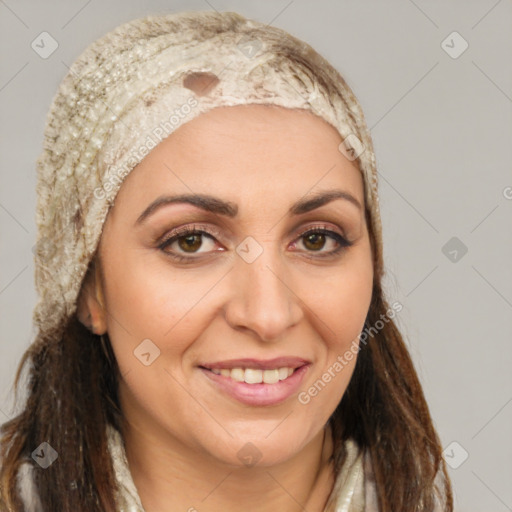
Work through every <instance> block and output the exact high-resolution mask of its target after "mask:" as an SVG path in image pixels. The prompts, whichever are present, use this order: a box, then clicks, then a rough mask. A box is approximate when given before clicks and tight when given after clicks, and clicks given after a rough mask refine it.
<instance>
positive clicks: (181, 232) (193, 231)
mask: <svg viewBox="0 0 512 512" xmlns="http://www.w3.org/2000/svg"><path fill="white" fill-rule="evenodd" d="M311 234H324V235H328V236H329V237H330V238H331V239H333V240H334V241H336V242H337V243H338V247H337V248H336V249H334V250H332V251H330V252H329V253H327V254H323V255H318V256H308V257H310V258H312V259H313V258H329V257H334V256H336V255H338V254H339V253H341V252H342V251H343V250H345V249H346V248H348V247H350V246H351V245H353V242H350V241H348V240H347V239H346V238H344V237H343V236H341V235H340V234H339V233H336V232H335V231H332V230H330V229H328V228H327V226H318V227H314V228H311V229H308V230H306V231H304V232H302V233H301V234H300V235H299V236H298V237H297V240H298V239H301V238H304V237H305V236H307V235H311ZM189 235H206V236H208V237H209V238H212V239H214V238H215V236H219V234H218V233H211V232H210V231H208V230H205V229H202V228H201V226H196V225H193V226H186V227H184V228H179V229H177V230H176V231H173V232H171V233H170V234H169V236H165V237H164V238H163V239H161V240H160V241H159V243H158V249H160V250H161V251H162V252H164V253H165V254H166V255H167V256H170V257H171V258H173V259H174V260H176V261H178V262H182V261H193V260H197V259H199V258H198V257H197V256H181V255H180V254H176V253H175V254H173V253H170V252H168V251H165V248H166V247H168V246H169V245H172V243H174V242H175V241H177V240H179V239H180V238H184V237H186V236H189ZM309 252H315V251H309Z"/></svg>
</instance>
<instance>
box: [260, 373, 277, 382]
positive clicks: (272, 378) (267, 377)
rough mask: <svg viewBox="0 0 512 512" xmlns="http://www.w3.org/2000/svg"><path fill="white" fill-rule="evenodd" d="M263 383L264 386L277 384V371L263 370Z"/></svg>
mask: <svg viewBox="0 0 512 512" xmlns="http://www.w3.org/2000/svg"><path fill="white" fill-rule="evenodd" d="M263 382H264V383H265V384H275V383H276V382H279V370H265V371H264V372H263Z"/></svg>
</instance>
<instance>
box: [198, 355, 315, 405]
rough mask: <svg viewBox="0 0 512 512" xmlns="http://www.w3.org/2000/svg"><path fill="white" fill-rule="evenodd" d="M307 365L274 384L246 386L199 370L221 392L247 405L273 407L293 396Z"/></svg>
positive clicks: (208, 371)
mask: <svg viewBox="0 0 512 512" xmlns="http://www.w3.org/2000/svg"><path fill="white" fill-rule="evenodd" d="M308 368H309V364H306V365H304V366H301V367H300V368H297V369H296V370H295V371H294V372H293V373H292V374H291V375H290V376H289V377H287V378H286V379H284V380H280V381H279V382H276V383H275V384H265V383H264V382H262V383H260V384H247V382H237V381H236V380H233V379H231V378H230V377H225V376H224V375H217V374H216V373H213V372H212V371H210V370H207V369H206V368H200V370H201V371H202V372H203V373H204V374H205V375H206V376H207V377H208V379H210V381H212V382H213V383H214V385H216V386H217V387H218V388H219V389H220V390H221V391H223V392H225V393H227V394H228V395H229V396H231V397H233V398H235V399H236V400H238V401H239V402H242V403H243V404H247V405H256V406H258V405H259V406H262V405H275V404H279V403H281V402H284V401H285V400H286V399H287V398H289V397H290V396H293V395H294V394H295V393H296V392H297V391H298V389H299V387H300V385H301V383H302V381H303V379H304V376H305V374H306V372H307V371H308Z"/></svg>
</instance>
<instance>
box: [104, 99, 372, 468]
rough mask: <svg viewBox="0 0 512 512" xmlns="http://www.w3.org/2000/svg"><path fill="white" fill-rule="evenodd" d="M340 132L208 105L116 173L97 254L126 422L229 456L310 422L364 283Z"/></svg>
mask: <svg viewBox="0 0 512 512" xmlns="http://www.w3.org/2000/svg"><path fill="white" fill-rule="evenodd" d="M340 142H341V138H340V136H339V134H338V133H337V132H336V130H334V128H332V127H331V126H330V125H328V124H327V123H325V122H324V121H323V120H321V119H320V118H317V117H316V116H314V115H313V114H311V113H309V112H307V111H297V110H288V109H284V108H280V107H269V106H262V105H249V106H247V105H246V106H239V107H222V108H217V109H214V110H212V111H210V112H208V113H206V114H202V115H200V116H198V117H197V118H195V119H194V120H192V121H190V122H188V123H186V124H184V125H183V126H181V127H180V128H179V129H178V130H177V131H175V132H174V133H173V134H172V135H171V136H170V137H168V138H167V139H166V140H164V141H163V142H162V143H161V144H160V145H158V146H157V147H156V148H155V149H153V150H152V151H151V152H150V153H149V155H148V156H146V157H145V159H144V160H143V161H142V162H141V163H140V164H139V165H138V166H137V167H136V168H135V169H134V170H133V171H132V172H131V173H130V175H129V176H128V177H127V178H126V179H125V181H124V183H123V185H122V186H121V189H120V191H119V193H118V195H117V198H116V201H115V205H114V206H113V207H112V209H111V210H110V212H109V215H108V217H107V220H106V222H105V226H104V230H103V234H102V237H101V241H100V259H101V268H102V273H103V278H104V280H103V290H102V291H103V296H104V301H105V309H106V311H107V314H106V328H107V331H108V335H109V338H110V340H111V343H112V347H113V350H114V353H115V356H116V359H117V361H118V364H119V368H120V373H121V376H122V377H121V380H120V384H119V390H120V400H121V406H122V409H123V413H124V416H125V417H126V420H127V422H128V424H129V425H130V426H131V427H133V428H135V429H137V430H138V431H140V432H144V433H145V435H147V436H150V437H151V438H152V439H155V440H159V442H166V443H171V444H172V445H174V446H180V447H181V448H180V449H183V450H184V451H185V452H186V451H188V452H190V453H201V454H204V455H207V456H210V457H213V459H214V460H217V461H221V462H225V463H231V464H237V465H241V464H243V463H246V460H247V459H246V456H249V457H251V456H252V457H253V458H254V457H256V458H258V459H260V464H263V465H272V464H276V463H278V462H280V461H284V460H287V459H289V458H291V457H293V455H294V454H297V453H298V452H299V451H300V450H301V449H303V448H305V447H306V445H307V444H308V443H309V442H310V441H312V440H313V438H315V436H317V435H319V433H320V431H321V429H322V427H323V426H324V425H325V424H326V422H327V421H328V419H329V416H330V415H331V414H332V412H333V411H334V409H335V408H336V406H337V404H338V403H339V401H340V399H341V398H342V396H343V393H344V392H345V390H346V388H347V385H348V383H349V380H350V377H351V375H352V373H353V369H354V366H355V362H356V357H353V358H352V359H350V360H348V358H346V357H344V354H345V353H346V351H347V350H350V349H351V347H352V352H353V353H354V352H357V350H354V347H357V341H358V335H359V334H360V333H361V331H362V329H363V327H364V321H365V318H366V315H367V312H368V308H369V305H370V300H371V293H372V281H373V267H372V253H371V246H370V240H369V235H368V230H367V226H366V222H365V215H364V189H363V180H362V176H361V173H360V171H359V170H358V168H357V167H356V165H355V164H354V162H351V161H349V160H348V159H347V158H345V157H344V156H343V154H342V153H341V152H340V151H339V149H338V146H339V144H340ZM340 191H341V192H343V194H342V195H341V197H340V196H338V197H336V198H332V200H330V201H329V200H321V199H319V198H320V197H324V194H327V196H328V195H329V194H331V193H333V192H336V193H338V192H340ZM180 196H181V197H189V198H191V199H190V200H185V199H183V200H181V201H180V200H179V199H177V200H173V199H172V198H176V197H178V198H179V197H180ZM350 197H351V198H352V199H350ZM347 198H348V199H347ZM312 200H313V201H312ZM358 204H359V206H358ZM346 242H348V243H350V245H346ZM342 360H343V363H342V362H341V361H342ZM336 363H337V364H336ZM292 372H293V373H292ZM326 375H327V376H326ZM262 379H263V382H261V381H262ZM315 390H316V391H315ZM248 443H252V444H248Z"/></svg>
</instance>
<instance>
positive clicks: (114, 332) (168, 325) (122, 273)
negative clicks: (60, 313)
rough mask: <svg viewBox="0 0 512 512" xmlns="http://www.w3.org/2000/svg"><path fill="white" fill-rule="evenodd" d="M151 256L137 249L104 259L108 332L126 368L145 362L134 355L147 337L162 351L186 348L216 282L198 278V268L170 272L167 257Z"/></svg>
mask: <svg viewBox="0 0 512 512" xmlns="http://www.w3.org/2000/svg"><path fill="white" fill-rule="evenodd" d="M148 260H149V258H147V257H144V255H143V254H140V255H139V254H138V253H137V252H135V253H132V254H131V255H130V254H127V255H126V257H124V258H122V259H121V255H117V254H115V253H112V254H110V255H109V259H108V260H106V261H105V262H104V273H105V275H106V276H108V279H107V282H106V286H105V300H106V303H107V308H108V333H109V337H110V340H111V342H112V346H113V349H114V352H115V353H116V358H117V360H118V363H119V366H120V368H121V370H123V369H124V370H125V372H126V371H128V370H129V369H131V368H132V367H133V366H134V365H135V366H136V365H137V364H140V363H139V361H137V359H135V358H134V357H133V356H134V351H137V349H138V347H139V345H140V344H141V343H142V342H143V341H144V340H148V339H149V340H151V341H152V343H154V344H155V346H156V347H157V348H158V350H160V351H161V352H162V353H163V352H164V351H165V353H170V355H172V356H176V355H179V354H181V353H183V352H184V351H185V350H186V349H187V348H188V345H189V344H190V343H191V341H190V340H193V339H194V338H195V337H196V333H194V332H191V331H190V329H191V328H192V325H194V324H191V322H190V321H189V316H190V313H191V312H192V311H193V310H194V308H195V307H196V306H197V304H198V302H199V301H200V300H201V297H203V296H204V295H205V293H206V291H207V290H208V287H209V286H211V284H210V283H205V282H204V281H203V282H201V281H200V280H197V279H195V280H194V279H193V276H192V273H191V274H190V275H188V274H187V273H186V272H183V270H179V269H176V271H175V272H169V270H168V267H167V268H166V267H165V265H162V263H161V261H160V262H157V263H158V264H155V263H152V262H151V261H148ZM195 325H198V324H195ZM171 341H172V343H171ZM146 343H147V342H146ZM149 346H151V344H149ZM154 350H155V351H156V349H154Z"/></svg>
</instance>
